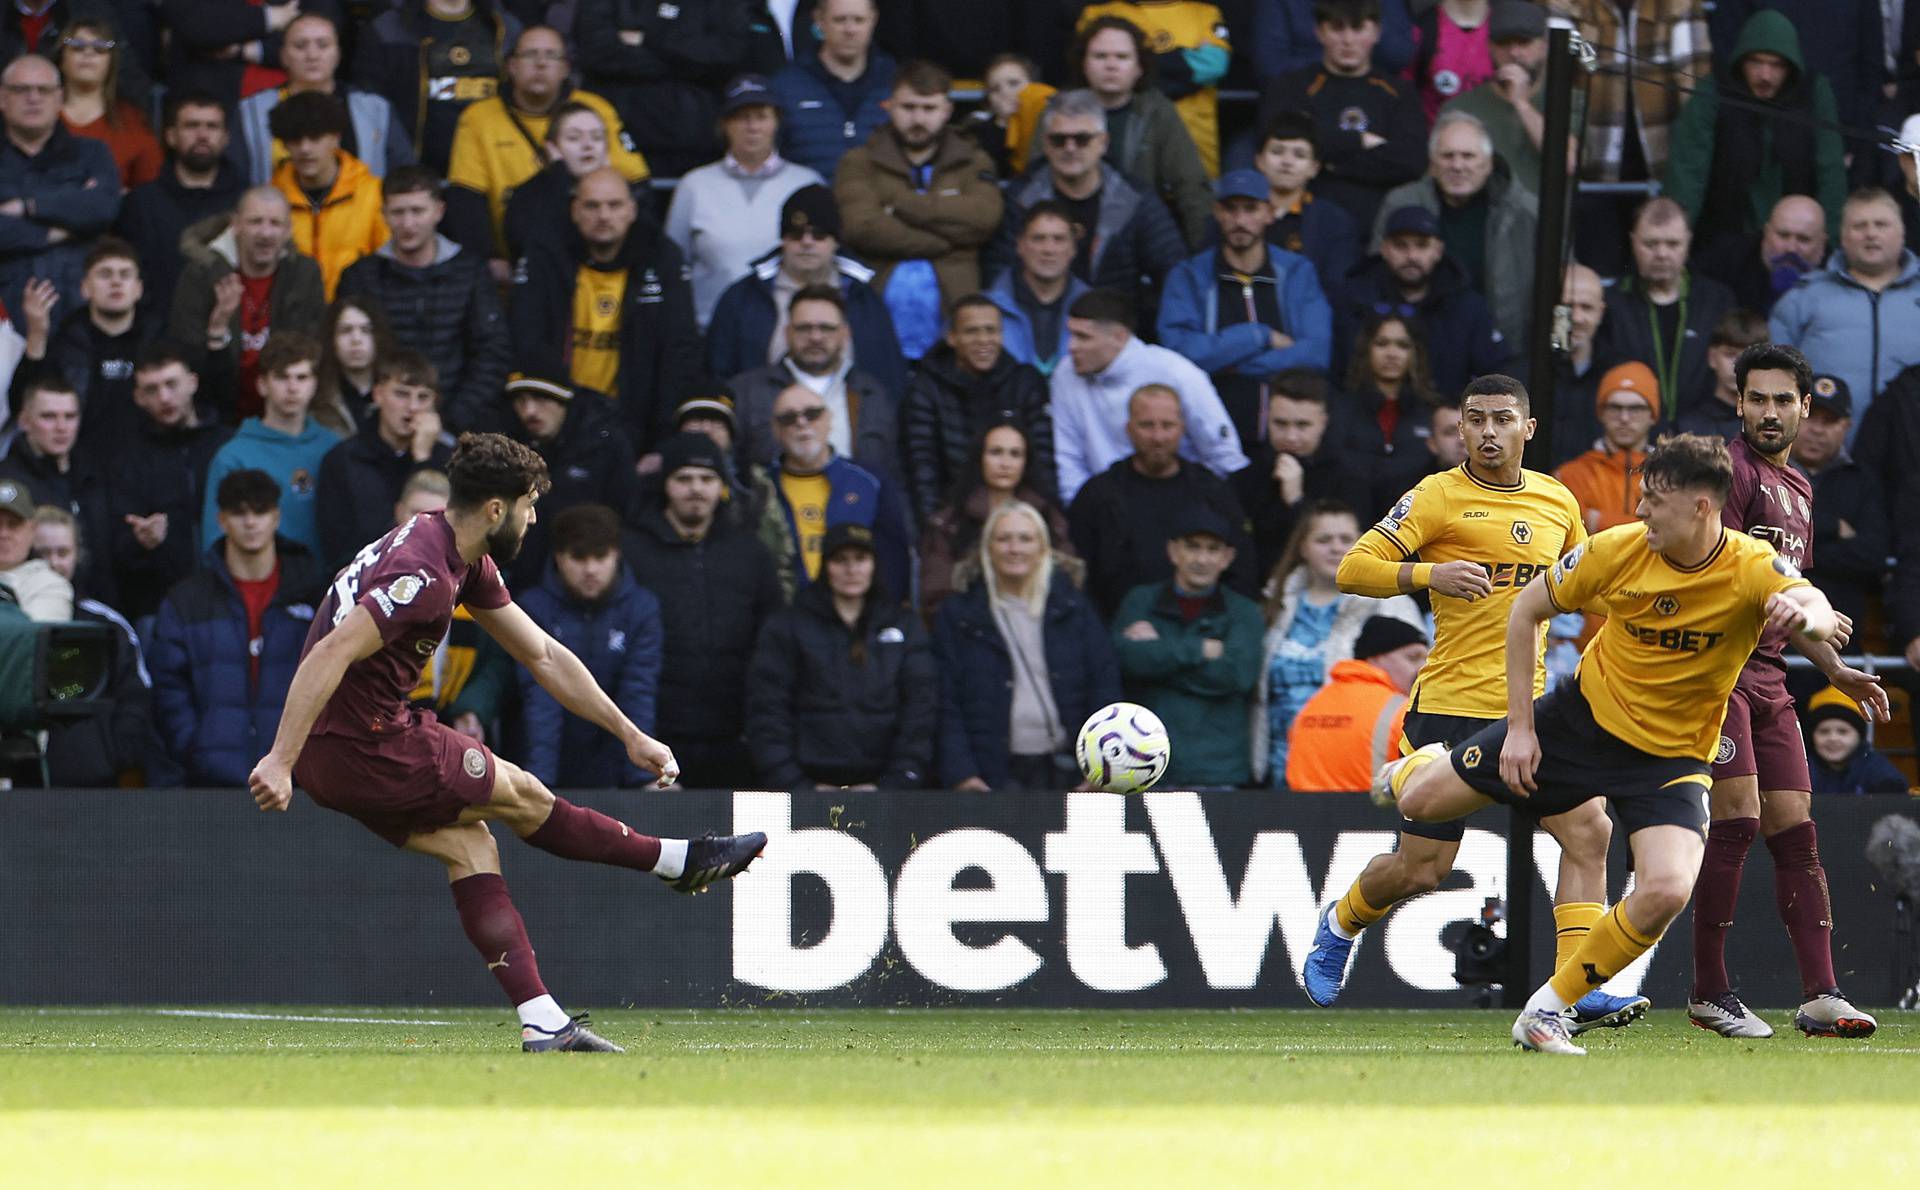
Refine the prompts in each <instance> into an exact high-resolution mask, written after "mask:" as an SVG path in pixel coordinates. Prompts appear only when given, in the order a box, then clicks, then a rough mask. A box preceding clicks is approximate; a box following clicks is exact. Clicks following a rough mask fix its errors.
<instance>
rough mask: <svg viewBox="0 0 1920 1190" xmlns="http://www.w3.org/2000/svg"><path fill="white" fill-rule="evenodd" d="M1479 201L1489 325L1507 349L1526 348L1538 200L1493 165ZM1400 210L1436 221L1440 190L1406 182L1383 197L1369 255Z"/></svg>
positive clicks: (1425, 182)
mask: <svg viewBox="0 0 1920 1190" xmlns="http://www.w3.org/2000/svg"><path fill="white" fill-rule="evenodd" d="M1481 196H1482V197H1484V198H1485V200H1486V202H1487V204H1488V207H1489V209H1488V211H1487V257H1486V263H1485V267H1483V268H1482V269H1481V271H1480V275H1481V276H1482V277H1485V278H1486V288H1487V292H1486V295H1485V296H1486V299H1487V305H1488V306H1489V307H1490V308H1492V310H1493V325H1494V326H1495V327H1497V328H1499V331H1500V333H1501V335H1502V336H1504V337H1505V338H1506V340H1507V342H1509V343H1525V342H1526V341H1527V328H1528V326H1529V325H1531V323H1532V318H1533V311H1532V304H1533V241H1534V226H1535V224H1536V223H1537V222H1538V221H1539V217H1540V204H1539V200H1538V199H1536V198H1534V196H1533V195H1532V194H1531V193H1530V192H1528V190H1527V189H1526V187H1524V186H1518V185H1515V184H1514V181H1513V177H1512V175H1511V174H1509V173H1508V172H1507V167H1506V163H1504V162H1502V161H1500V160H1499V159H1498V158H1495V159H1494V166H1493V173H1492V174H1491V175H1489V176H1488V178H1487V184H1486V187H1485V188H1484V189H1483V190H1482V191H1481ZM1401 207H1422V208H1424V209H1425V210H1426V211H1427V212H1428V213H1430V214H1431V215H1432V216H1433V217H1434V218H1435V219H1438V218H1440V208H1441V198H1440V188H1439V187H1438V186H1437V185H1436V184H1435V183H1434V180H1433V179H1432V178H1431V177H1425V178H1420V179H1419V180H1417V181H1413V182H1408V183H1407V184H1406V185H1404V186H1400V187H1397V188H1396V189H1393V190H1390V191H1388V192H1387V197H1386V201H1384V202H1382V203H1381V204H1380V211H1379V214H1378V215H1376V216H1375V218H1374V223H1373V251H1374V252H1379V251H1380V241H1381V239H1382V238H1383V237H1384V235H1385V232H1386V227H1387V216H1388V215H1390V214H1392V213H1393V212H1394V211H1396V210H1398V209H1399V208H1401Z"/></svg>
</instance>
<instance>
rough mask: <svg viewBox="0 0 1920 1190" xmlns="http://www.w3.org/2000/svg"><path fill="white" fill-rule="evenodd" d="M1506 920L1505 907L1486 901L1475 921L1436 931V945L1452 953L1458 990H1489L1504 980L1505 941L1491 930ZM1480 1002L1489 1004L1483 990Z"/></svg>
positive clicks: (1491, 899) (1496, 899)
mask: <svg viewBox="0 0 1920 1190" xmlns="http://www.w3.org/2000/svg"><path fill="white" fill-rule="evenodd" d="M1506 919H1507V903H1506V902H1505V901H1503V900H1501V899H1500V898H1499V897H1488V898H1487V899H1486V902H1485V903H1484V904H1482V905H1481V906H1480V916H1479V918H1478V919H1477V920H1475V919H1472V918H1468V919H1463V920H1461V921H1454V922H1448V923H1447V926H1446V928H1445V929H1443V930H1441V931H1440V944H1441V945H1442V946H1444V947H1446V948H1447V949H1448V950H1450V951H1452V952H1453V978H1454V982H1456V983H1458V984H1459V985H1460V986H1461V987H1468V988H1470V987H1478V988H1482V989H1490V988H1492V987H1495V986H1498V985H1499V983H1500V982H1501V981H1502V980H1504V979H1505V978H1506V974H1507V940H1506V939H1505V938H1502V937H1501V936H1500V935H1499V934H1497V933H1495V932H1494V929H1493V927H1494V926H1495V925H1497V924H1499V923H1500V922H1503V921H1505V920H1506ZM1480 998H1481V1000H1482V1001H1483V1002H1491V994H1490V992H1488V991H1485V990H1483V991H1482V992H1481V997H1480Z"/></svg>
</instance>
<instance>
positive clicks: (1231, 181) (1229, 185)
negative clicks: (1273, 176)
mask: <svg viewBox="0 0 1920 1190" xmlns="http://www.w3.org/2000/svg"><path fill="white" fill-rule="evenodd" d="M1272 193H1273V188H1272V187H1271V186H1269V185H1267V179H1266V177H1265V175H1263V174H1261V173H1260V172H1259V171H1257V170H1251V169H1233V170H1228V171H1227V172H1226V173H1224V174H1221V175H1220V180H1219V181H1218V182H1215V183H1214V184H1213V197H1214V201H1216V202H1225V201H1227V200H1228V199H1230V198H1251V199H1253V200H1254V201H1255V202H1265V201H1267V197H1268V196H1269V195H1271V194H1272Z"/></svg>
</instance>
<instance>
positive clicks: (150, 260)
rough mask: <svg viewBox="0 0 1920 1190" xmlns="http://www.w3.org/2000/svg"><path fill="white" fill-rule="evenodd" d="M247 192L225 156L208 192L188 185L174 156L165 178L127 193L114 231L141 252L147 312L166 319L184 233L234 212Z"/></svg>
mask: <svg viewBox="0 0 1920 1190" xmlns="http://www.w3.org/2000/svg"><path fill="white" fill-rule="evenodd" d="M246 189H247V179H246V177H245V176H244V175H242V174H241V172H240V170H239V169H238V168H237V167H235V166H234V164H233V162H231V161H228V160H227V159H226V158H224V157H223V158H221V159H220V168H219V171H218V172H217V173H215V174H214V176H213V185H211V186H208V187H206V188H205V189H198V188H194V187H188V186H182V185H181V184H180V178H179V177H178V175H176V174H175V173H174V172H173V158H172V157H168V158H167V163H166V164H165V165H164V166H162V167H161V169H160V176H159V177H157V178H155V179H154V180H153V181H151V182H148V183H147V184H145V185H144V186H135V187H134V188H133V189H132V190H129V191H127V195H126V197H125V198H123V199H121V200H120V217H119V218H118V219H116V220H114V224H113V232H114V234H115V235H117V236H119V237H120V238H121V239H123V240H125V241H127V243H129V244H132V245H133V246H134V247H135V248H137V249H139V251H140V284H141V287H142V289H143V291H144V292H142V294H141V296H140V307H141V309H143V310H153V311H156V312H157V313H158V314H159V315H160V316H161V317H165V316H166V312H167V310H168V309H170V308H171V307H172V305H173V290H174V286H176V285H178V284H179V283H180V271H181V269H182V267H183V266H184V260H183V258H182V256H181V253H180V236H181V233H183V232H185V231H186V230H187V228H189V227H192V226H193V225H194V224H196V223H199V222H200V221H202V220H204V219H211V218H212V217H213V216H215V215H224V214H226V213H227V212H228V211H231V210H233V208H234V206H235V204H237V203H238V202H239V201H240V195H241V194H243V193H244V192H245V191H246Z"/></svg>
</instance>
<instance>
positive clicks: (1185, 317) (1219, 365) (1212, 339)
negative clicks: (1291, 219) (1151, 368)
mask: <svg viewBox="0 0 1920 1190" xmlns="http://www.w3.org/2000/svg"><path fill="white" fill-rule="evenodd" d="M1226 267H1227V266H1226V264H1225V263H1224V262H1223V261H1222V260H1221V259H1220V250H1219V249H1218V248H1209V249H1207V250H1206V251H1205V252H1202V253H1200V254H1199V255H1197V256H1193V257H1190V258H1188V259H1187V260H1185V261H1183V262H1181V263H1180V264H1179V265H1177V266H1175V268H1174V270H1173V271H1172V272H1171V273H1168V274H1167V287H1166V290H1165V292H1164V293H1163V294H1162V295H1161V298H1160V341H1161V342H1162V343H1164V344H1165V345H1166V346H1168V347H1170V348H1172V349H1173V350H1175V351H1177V352H1179V353H1180V354H1181V355H1184V356H1186V357H1187V358H1188V359H1190V360H1192V361H1193V362H1194V363H1196V364H1198V365H1199V366H1200V367H1201V368H1202V369H1204V370H1205V371H1207V372H1208V373H1212V374H1216V375H1217V374H1219V373H1222V372H1234V373H1238V374H1239V375H1242V376H1271V375H1273V374H1274V373H1276V372H1282V371H1285V370H1286V369H1288V368H1318V369H1321V370H1324V369H1325V368H1326V366H1327V360H1328V358H1329V356H1330V355H1331V353H1332V350H1333V311H1332V309H1331V307H1329V306H1328V305H1327V296H1326V294H1325V293H1323V292H1321V289H1320V279H1319V278H1318V277H1317V276H1315V275H1314V271H1313V264H1312V262H1310V261H1309V260H1308V259H1307V258H1306V257H1304V256H1297V255H1295V254H1294V253H1292V252H1288V251H1287V250H1286V249H1284V248H1275V247H1272V246H1271V245H1269V246H1268V247H1267V267H1266V272H1265V273H1264V277H1265V278H1267V279H1269V280H1271V281H1272V283H1273V286H1274V289H1275V290H1276V291H1277V294H1278V297H1279V305H1280V320H1281V322H1282V323H1283V324H1284V325H1282V326H1279V327H1268V326H1264V325H1262V324H1260V323H1257V322H1239V323H1235V324H1233V325H1231V326H1222V325H1221V322H1220V277H1221V274H1222V273H1223V272H1224V271H1226ZM1274 330H1279V331H1281V332H1282V333H1283V334H1286V335H1289V336H1291V337H1292V339H1293V345H1292V346H1291V347H1275V346H1273V343H1272V339H1271V337H1270V336H1271V332H1272V331H1274Z"/></svg>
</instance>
